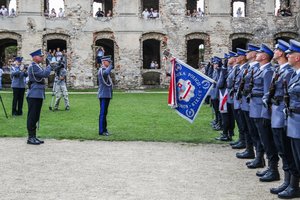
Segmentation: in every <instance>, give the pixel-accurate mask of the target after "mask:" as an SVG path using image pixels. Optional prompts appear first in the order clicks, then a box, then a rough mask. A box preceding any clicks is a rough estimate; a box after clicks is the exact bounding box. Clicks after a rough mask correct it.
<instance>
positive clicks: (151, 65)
mask: <svg viewBox="0 0 300 200" xmlns="http://www.w3.org/2000/svg"><path fill="white" fill-rule="evenodd" d="M150 69H155V63H154V61H153V60H152V61H151V64H150Z"/></svg>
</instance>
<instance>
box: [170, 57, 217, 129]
mask: <svg viewBox="0 0 300 200" xmlns="http://www.w3.org/2000/svg"><path fill="white" fill-rule="evenodd" d="M171 62H172V71H171V80H170V87H169V98H168V104H169V106H171V107H172V108H174V109H176V111H177V113H178V114H179V115H180V116H181V117H183V118H184V119H186V120H188V121H189V122H191V123H193V121H194V120H195V118H196V116H197V114H198V112H199V110H200V107H201V105H202V103H203V101H204V100H205V98H206V96H207V95H208V94H209V91H210V89H211V88H212V86H213V83H214V82H215V81H214V80H212V79H211V78H209V77H207V76H205V75H204V74H202V73H201V72H199V71H197V70H196V69H194V68H193V67H191V66H189V65H188V64H186V63H184V62H182V61H180V60H178V59H177V58H173V59H172V60H171Z"/></svg>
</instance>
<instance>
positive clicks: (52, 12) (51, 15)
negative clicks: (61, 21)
mask: <svg viewBox="0 0 300 200" xmlns="http://www.w3.org/2000/svg"><path fill="white" fill-rule="evenodd" d="M55 17H56V11H55V9H54V8H52V10H51V13H50V18H55Z"/></svg>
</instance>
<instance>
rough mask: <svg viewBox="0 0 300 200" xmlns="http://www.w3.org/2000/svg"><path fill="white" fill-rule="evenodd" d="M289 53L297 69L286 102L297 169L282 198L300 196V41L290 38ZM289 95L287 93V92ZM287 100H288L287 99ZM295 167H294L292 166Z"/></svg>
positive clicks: (288, 125) (294, 161) (291, 61)
mask: <svg viewBox="0 0 300 200" xmlns="http://www.w3.org/2000/svg"><path fill="white" fill-rule="evenodd" d="M286 53H288V62H289V64H290V65H291V66H292V67H293V68H294V70H295V71H296V72H295V73H294V74H293V75H292V78H291V79H290V81H289V84H288V95H289V102H286V104H289V105H286V106H289V107H287V108H286V109H285V111H286V113H287V114H288V118H287V136H288V137H289V138H290V139H291V147H292V152H293V158H294V160H292V162H291V166H293V165H295V166H296V170H291V169H290V173H291V178H290V184H289V186H288V187H287V188H286V189H285V190H284V191H282V192H280V193H278V197H279V198H282V199H291V198H296V197H300V194H299V192H300V191H299V177H300V131H299V130H300V123H299V122H300V98H299V97H300V42H298V41H296V40H290V47H289V50H287V51H286ZM285 95H287V94H285ZM285 101H286V100H285ZM292 169H293V168H292Z"/></svg>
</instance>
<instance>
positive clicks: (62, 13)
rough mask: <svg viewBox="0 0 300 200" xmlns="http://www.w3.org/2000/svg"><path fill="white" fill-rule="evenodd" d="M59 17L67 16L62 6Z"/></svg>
mask: <svg viewBox="0 0 300 200" xmlns="http://www.w3.org/2000/svg"><path fill="white" fill-rule="evenodd" d="M58 17H59V18H63V17H65V12H64V11H63V9H62V8H59V13H58Z"/></svg>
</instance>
